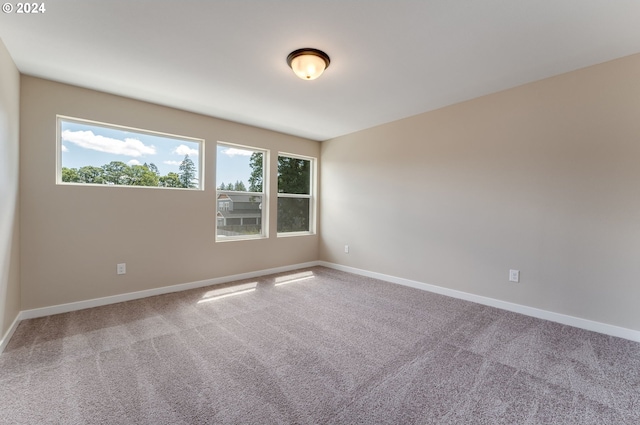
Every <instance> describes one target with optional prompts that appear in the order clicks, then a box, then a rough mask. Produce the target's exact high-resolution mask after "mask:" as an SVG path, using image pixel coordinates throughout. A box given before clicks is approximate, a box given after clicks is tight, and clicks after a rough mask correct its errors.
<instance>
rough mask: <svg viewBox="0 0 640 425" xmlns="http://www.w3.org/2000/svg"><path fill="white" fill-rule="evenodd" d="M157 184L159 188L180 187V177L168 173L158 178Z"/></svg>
mask: <svg viewBox="0 0 640 425" xmlns="http://www.w3.org/2000/svg"><path fill="white" fill-rule="evenodd" d="M158 184H159V186H161V187H182V183H181V182H180V176H179V175H178V174H177V173H169V174H167V175H166V176H162V177H160V178H158Z"/></svg>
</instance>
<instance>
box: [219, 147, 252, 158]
mask: <svg viewBox="0 0 640 425" xmlns="http://www.w3.org/2000/svg"><path fill="white" fill-rule="evenodd" d="M222 153H223V154H225V155H228V156H236V155H242V156H251V155H252V154H253V151H248V150H245V149H238V148H227V149H224V150H222Z"/></svg>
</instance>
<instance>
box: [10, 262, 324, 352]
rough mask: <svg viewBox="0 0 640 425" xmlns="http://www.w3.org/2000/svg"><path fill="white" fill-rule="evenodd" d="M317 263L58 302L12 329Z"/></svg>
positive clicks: (24, 316)
mask: <svg viewBox="0 0 640 425" xmlns="http://www.w3.org/2000/svg"><path fill="white" fill-rule="evenodd" d="M317 265H319V262H317V261H310V262H308V263H300V264H292V265H289V266H282V267H275V268H271V269H264V270H258V271H253V272H248V273H240V274H234V275H229V276H223V277H218V278H213V279H206V280H199V281H196V282H189V283H181V284H178V285H171V286H163V287H161V288H154V289H147V290H144V291H137V292H128V293H126V294H119V295H112V296H109V297H102V298H94V299H91V300H86V301H77V302H73V303H67V304H58V305H54V306H50V307H42V308H34V309H31V310H23V311H21V312H20V313H19V314H18V317H17V318H16V320H15V322H14V325H15V326H14V327H13V328H11V329H13V330H15V329H14V328H15V327H16V326H17V324H18V323H19V322H20V321H21V320H25V319H35V318H37V317H44V316H50V315H52V314H60V313H68V312H70V311H76V310H83V309H85V308H92V307H100V306H103V305H108V304H116V303H121V302H124V301H131V300H137V299H140V298H146V297H153V296H155V295H163V294H169V293H171V292H180V291H186V290H189V289H196V288H202V287H205V286H211V285H219V284H222V283H227V282H233V281H236V280H243V279H253V278H256V277H260V276H266V275H269V274H274V273H283V272H288V271H292V270H298V269H302V268H306V267H313V266H317ZM11 329H10V332H8V333H7V335H6V336H5V337H4V338H3V339H2V342H3V343H4V344H6V342H8V341H9V339H10V338H11V335H12V334H13V330H11ZM5 341H6V342H5ZM0 347H1V348H4V346H0ZM0 353H2V350H1V349H0Z"/></svg>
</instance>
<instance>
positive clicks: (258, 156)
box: [249, 152, 264, 192]
mask: <svg viewBox="0 0 640 425" xmlns="http://www.w3.org/2000/svg"><path fill="white" fill-rule="evenodd" d="M263 156H264V155H263V154H262V152H254V153H252V154H251V158H250V159H249V167H251V175H250V176H249V192H262V182H263V180H264V173H263V167H262V161H263Z"/></svg>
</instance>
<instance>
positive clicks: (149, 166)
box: [144, 162, 160, 176]
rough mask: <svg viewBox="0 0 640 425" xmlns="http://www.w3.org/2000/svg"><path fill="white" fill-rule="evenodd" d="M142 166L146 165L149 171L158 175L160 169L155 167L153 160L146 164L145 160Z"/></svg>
mask: <svg viewBox="0 0 640 425" xmlns="http://www.w3.org/2000/svg"><path fill="white" fill-rule="evenodd" d="M144 166H145V167H147V168H148V169H149V171H151V172H152V173H154V174H155V175H156V176H160V171H158V167H156V164H154V163H153V162H152V163H151V164H149V165H147V163H146V162H145V163H144Z"/></svg>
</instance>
